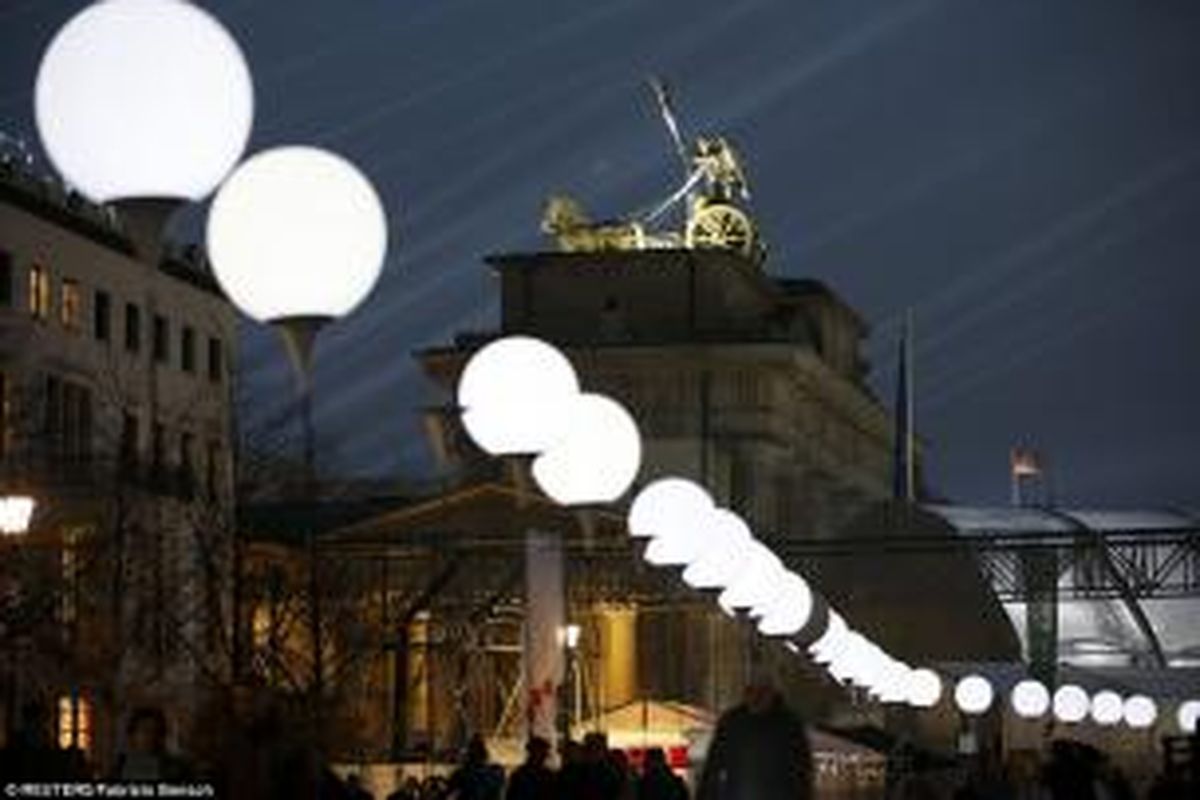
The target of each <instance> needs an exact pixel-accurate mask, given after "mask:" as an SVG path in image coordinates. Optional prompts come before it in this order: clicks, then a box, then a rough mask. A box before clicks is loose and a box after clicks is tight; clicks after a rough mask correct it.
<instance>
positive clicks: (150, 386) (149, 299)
mask: <svg viewBox="0 0 1200 800" xmlns="http://www.w3.org/2000/svg"><path fill="white" fill-rule="evenodd" d="M234 341H235V317H234V312H233V311H232V309H231V307H230V306H229V305H228V303H226V302H225V301H224V300H223V299H222V298H221V296H220V295H219V293H218V292H217V291H216V289H215V284H213V282H212V280H211V279H210V278H209V277H208V275H207V273H206V270H205V268H204V265H203V263H202V261H201V259H200V258H199V257H198V255H197V254H196V253H194V252H189V251H179V252H169V253H167V254H166V255H165V256H164V257H163V258H162V260H161V261H158V262H156V263H149V262H147V260H145V259H143V258H141V257H140V256H139V255H138V253H137V252H136V249H135V247H134V245H133V244H132V240H131V239H130V237H129V236H127V234H126V233H125V229H124V228H123V226H122V221H121V220H120V219H119V218H118V217H116V216H114V215H113V214H112V213H111V212H109V211H108V210H106V209H103V208H101V207H98V206H93V205H91V204H90V203H88V202H86V201H85V200H83V199H82V198H81V197H79V196H78V195H76V194H74V193H70V192H68V191H66V190H65V189H64V188H63V187H62V186H61V185H60V184H58V183H57V182H56V181H53V180H50V179H46V178H41V177H38V176H35V175H32V174H30V173H29V172H28V171H27V170H26V169H25V168H24V167H22V166H20V165H19V164H18V163H17V162H16V161H15V160H12V159H9V160H4V161H2V162H0V390H2V402H0V410H2V412H3V418H2V420H0V430H2V436H0V443H2V452H0V457H2V461H0V464H2V466H0V470H2V474H0V480H2V481H3V484H4V487H5V492H6V493H12V492H20V493H24V494H29V495H31V496H32V497H34V498H35V500H36V511H35V513H34V516H33V522H32V526H31V528H30V531H29V532H28V534H26V535H24V536H20V537H14V536H9V537H6V538H5V541H4V544H5V547H6V552H5V566H4V568H3V575H2V578H0V580H3V582H4V586H5V587H6V591H9V592H16V593H17V594H16V596H19V597H21V598H23V602H14V603H8V604H6V605H5V606H4V608H3V613H4V615H5V619H4V622H5V625H4V631H5V633H4V634H3V636H4V637H6V638H5V647H6V648H12V652H16V653H18V654H19V658H17V659H15V660H8V661H6V663H5V666H3V667H0V669H3V670H4V672H3V676H2V679H3V681H4V682H5V684H6V687H7V689H8V691H4V692H0V702H3V703H5V706H6V707H5V710H4V714H5V716H6V718H7V719H8V720H9V721H10V722H11V721H14V720H15V716H14V715H15V714H16V713H17V708H16V707H12V706H20V705H22V704H24V703H27V702H29V701H31V700H35V699H36V700H38V701H39V702H40V704H41V705H42V707H43V708H45V709H46V710H47V711H48V712H49V715H50V716H51V718H52V719H51V720H50V723H48V724H53V717H54V716H57V718H58V720H57V722H58V738H59V741H63V742H65V743H73V744H75V745H78V746H80V747H82V748H83V749H84V750H86V751H88V754H89V756H90V757H91V758H93V759H98V760H100V761H101V763H103V761H104V760H105V759H107V758H109V757H111V755H112V753H111V749H112V747H113V746H114V744H115V741H116V731H117V729H118V727H119V726H120V725H122V724H123V720H120V719H118V718H117V717H118V716H119V715H121V714H123V713H124V712H126V711H128V709H130V708H131V707H133V706H135V705H138V704H157V705H160V706H162V707H164V709H165V710H166V711H167V713H168V716H169V717H170V718H171V720H172V723H173V724H172V728H173V735H174V734H176V733H181V732H182V731H181V729H182V728H183V727H184V724H185V721H186V720H187V719H188V718H189V716H190V714H191V713H192V711H193V710H194V709H193V708H192V706H193V705H194V704H195V703H196V702H198V695H197V692H196V691H195V690H196V689H197V687H198V686H199V685H200V684H202V683H204V681H205V679H203V678H202V677H201V676H202V675H206V674H211V673H212V671H213V670H214V668H216V665H215V663H214V662H215V660H217V657H216V656H215V655H214V653H216V652H217V651H220V650H222V649H226V648H223V647H222V645H221V641H220V640H221V639H222V637H223V636H226V634H222V633H220V631H222V630H225V629H227V628H228V617H227V615H228V596H227V595H228V591H229V573H228V566H229V560H228V559H229V545H228V542H229V541H230V539H229V535H230V533H231V526H230V525H229V524H228V521H229V516H228V512H229V511H230V509H231V508H232V496H233V487H232V465H231V452H232V448H231V432H232V422H231V403H230V396H231V380H230V376H231V374H232V367H233V352H234ZM206 576H207V577H206ZM8 596H10V597H12V596H14V595H12V594H9V595H8ZM55 712H57V713H55ZM48 733H51V734H52V733H53V732H48Z"/></svg>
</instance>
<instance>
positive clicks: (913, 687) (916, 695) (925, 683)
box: [907, 668, 942, 708]
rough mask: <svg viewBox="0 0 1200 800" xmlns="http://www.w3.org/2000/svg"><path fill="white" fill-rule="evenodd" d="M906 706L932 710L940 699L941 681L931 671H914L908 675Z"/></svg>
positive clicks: (923, 669) (922, 669)
mask: <svg viewBox="0 0 1200 800" xmlns="http://www.w3.org/2000/svg"><path fill="white" fill-rule="evenodd" d="M907 694H908V698H907V699H908V704H909V705H911V706H915V707H917V708H932V707H933V706H935V705H937V702H938V700H940V699H941V697H942V679H941V678H939V677H938V674H937V673H936V672H934V671H933V670H931V669H925V668H921V669H914V670H913V671H912V672H910V673H909V674H908V693H907Z"/></svg>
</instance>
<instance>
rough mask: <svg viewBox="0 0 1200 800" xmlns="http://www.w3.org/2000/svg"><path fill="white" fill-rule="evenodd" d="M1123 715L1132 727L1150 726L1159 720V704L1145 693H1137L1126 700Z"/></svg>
mask: <svg viewBox="0 0 1200 800" xmlns="http://www.w3.org/2000/svg"><path fill="white" fill-rule="evenodd" d="M1123 716H1124V718H1125V724H1126V725H1128V726H1129V727H1131V728H1149V727H1150V726H1151V725H1153V724H1154V723H1155V722H1156V721H1157V720H1158V705H1157V704H1155V702H1154V701H1153V700H1151V699H1150V698H1149V697H1147V696H1146V695H1144V694H1135V695H1133V696H1132V697H1130V698H1128V699H1127V700H1126V701H1125V709H1124V713H1123Z"/></svg>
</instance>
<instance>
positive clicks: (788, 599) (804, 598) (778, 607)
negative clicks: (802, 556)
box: [758, 570, 813, 636]
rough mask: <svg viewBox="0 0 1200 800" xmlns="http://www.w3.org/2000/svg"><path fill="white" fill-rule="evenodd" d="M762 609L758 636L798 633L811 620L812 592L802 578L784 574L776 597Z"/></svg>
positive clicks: (789, 572) (785, 572)
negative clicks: (759, 634)
mask: <svg viewBox="0 0 1200 800" xmlns="http://www.w3.org/2000/svg"><path fill="white" fill-rule="evenodd" d="M760 609H761V611H762V615H761V617H762V618H761V619H760V620H759V621H758V632H759V633H761V634H763V635H764V636H790V635H792V634H795V633H799V632H800V630H801V629H802V628H803V627H804V626H805V625H807V624H808V620H809V619H810V618H811V617H812V611H813V595H812V590H811V589H810V588H809V586H808V583H807V582H806V581H805V580H804V579H803V578H801V577H800V576H799V575H797V574H796V573H794V572H792V571H790V570H785V571H784V572H783V574H782V577H780V578H779V584H778V588H777V589H776V595H775V597H774V598H773V599H772V600H770V601H769V602H767V603H766V604H765V605H763V606H760Z"/></svg>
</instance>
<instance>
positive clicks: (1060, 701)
mask: <svg viewBox="0 0 1200 800" xmlns="http://www.w3.org/2000/svg"><path fill="white" fill-rule="evenodd" d="M1090 709H1091V701H1090V700H1089V699H1088V695H1087V692H1085V691H1084V690H1083V689H1081V688H1080V687H1078V686H1075V685H1074V684H1070V683H1068V684H1066V685H1064V686H1060V687H1058V689H1057V690H1056V691H1055V692H1054V717H1055V719H1057V720H1058V721H1059V722H1067V723H1075V722H1082V721H1083V720H1084V719H1085V718H1086V717H1087V715H1088V711H1089V710H1090Z"/></svg>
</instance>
